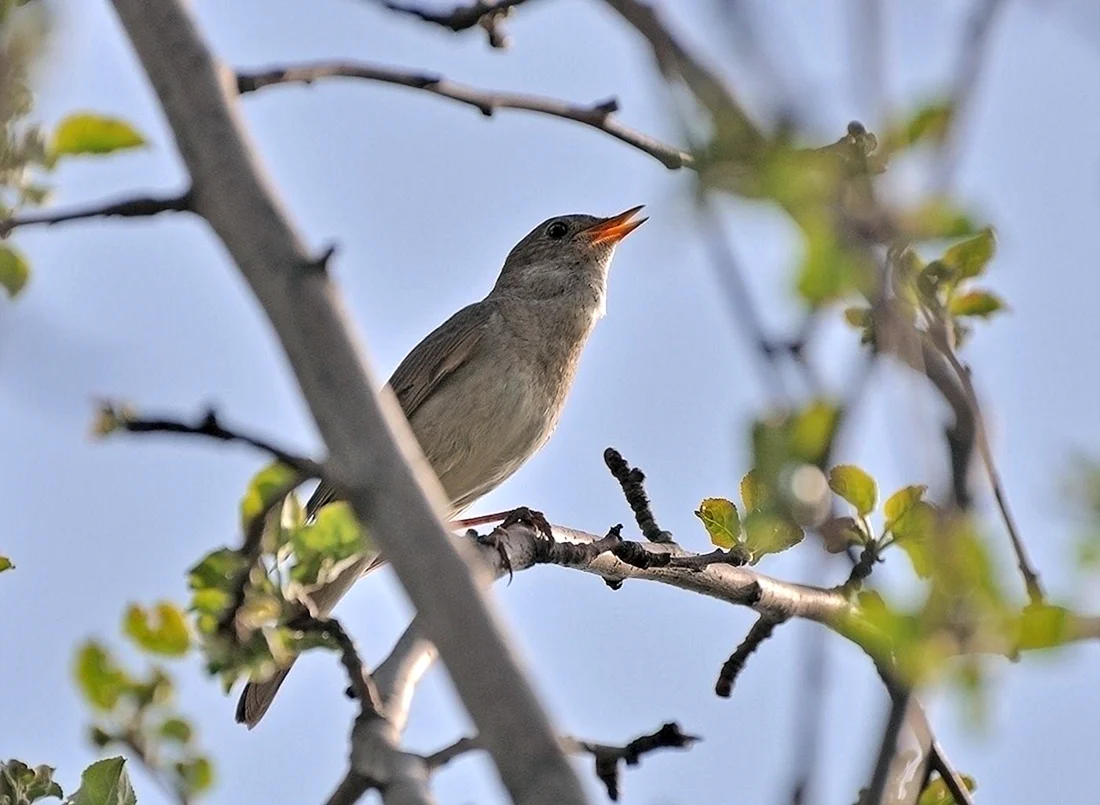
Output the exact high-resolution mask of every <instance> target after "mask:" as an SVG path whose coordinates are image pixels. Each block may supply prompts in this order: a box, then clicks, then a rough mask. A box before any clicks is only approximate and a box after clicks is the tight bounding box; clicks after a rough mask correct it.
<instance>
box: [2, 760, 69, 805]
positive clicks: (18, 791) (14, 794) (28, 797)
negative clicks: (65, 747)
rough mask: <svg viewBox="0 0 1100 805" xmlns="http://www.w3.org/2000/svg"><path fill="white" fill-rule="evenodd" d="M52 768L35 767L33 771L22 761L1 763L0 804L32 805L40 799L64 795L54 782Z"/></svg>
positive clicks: (59, 797)
mask: <svg viewBox="0 0 1100 805" xmlns="http://www.w3.org/2000/svg"><path fill="white" fill-rule="evenodd" d="M53 773H54V768H53V767H52V766H35V767H34V768H33V769H32V768H31V767H30V766H28V765H27V764H26V763H24V762H22V761H21V760H9V761H7V762H3V763H0V803H3V805H9V804H10V805H31V803H33V802H37V801H38V800H40V799H47V798H49V797H56V798H57V799H61V797H63V796H64V794H63V793H62V791H61V786H59V785H58V784H57V783H55V782H54V780H53Z"/></svg>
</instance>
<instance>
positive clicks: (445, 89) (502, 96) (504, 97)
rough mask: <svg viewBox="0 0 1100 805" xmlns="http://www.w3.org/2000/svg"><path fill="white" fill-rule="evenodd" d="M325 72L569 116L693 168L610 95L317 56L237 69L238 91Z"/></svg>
mask: <svg viewBox="0 0 1100 805" xmlns="http://www.w3.org/2000/svg"><path fill="white" fill-rule="evenodd" d="M325 78H357V79H362V80H365V81H377V82H381V83H383V84H393V85H396V86H400V87H408V88H409V89H417V90H423V91H424V92H429V93H431V94H432V95H438V96H439V97H441V98H449V99H451V100H453V101H457V102H458V103H462V104H465V105H467V106H472V107H473V108H474V109H477V110H478V111H479V112H481V114H483V115H485V116H486V117H491V116H492V115H493V113H494V112H496V111H497V110H498V109H514V110H520V111H525V112H535V113H537V114H541V115H549V116H550V117H557V118H561V119H564V120H572V121H574V122H576V123H581V124H583V125H585V126H590V127H591V128H594V129H597V130H598V131H602V132H604V133H605V134H609V135H611V136H612V137H614V138H615V139H617V140H619V141H621V142H624V143H626V144H627V145H629V146H631V147H633V148H636V149H638V150H639V151H642V152H643V153H646V154H648V155H649V156H651V157H653V158H654V159H656V160H657V161H658V162H660V163H661V164H662V165H664V166H665V167H666V168H668V169H669V170H677V169H679V168H693V167H694V166H695V160H694V158H693V157H692V156H691V154H688V153H687V152H685V151H682V150H681V149H679V148H676V147H675V146H672V145H668V144H666V143H663V142H661V141H660V140H657V139H655V138H653V137H650V136H649V135H648V134H643V133H642V132H640V131H636V130H634V129H632V128H630V127H628V126H624V125H623V124H622V123H620V122H619V121H618V120H617V119H615V117H614V115H615V113H616V112H618V111H619V102H618V101H617V100H616V99H614V98H610V99H608V100H606V101H601V102H599V103H594V104H592V105H591V106H581V105H578V104H573V103H568V102H567V101H560V100H558V99H556V98H546V97H541V96H538V95H523V94H518V93H513V92H493V91H488V90H481V89H476V88H474V87H470V86H467V85H465V84H458V83H455V82H453V81H448V80H446V79H445V78H443V77H441V76H436V75H428V74H425V73H415V72H408V71H404V70H396V69H393V68H390V67H380V66H377V65H371V64H364V63H360V62H317V63H313V64H301V65H292V66H287V67H273V68H270V69H268V70H262V71H258V72H242V73H239V74H238V75H237V91H238V92H240V93H241V94H242V95H243V94H245V93H249V92H256V91H258V90H261V89H264V88H266V87H271V86H275V85H278V84H288V83H300V84H311V83H313V82H314V81H319V80H321V79H325Z"/></svg>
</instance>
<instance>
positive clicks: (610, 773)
mask: <svg viewBox="0 0 1100 805" xmlns="http://www.w3.org/2000/svg"><path fill="white" fill-rule="evenodd" d="M700 740H702V739H701V738H699V737H698V736H695V735H686V734H685V733H684V732H683V731H681V729H680V725H679V724H676V723H674V722H670V723H668V724H664V725H663V726H662V727H661V728H660V729H659V730H657V731H656V732H654V733H652V734H650V735H643V736H641V737H639V738H635V739H634V740H633V741H631V742H630V743H628V744H627V745H626V746H607V745H605V744H597V743H591V742H589V741H577V740H576V739H570V738H563V739H562V742H563V743H564V744H565V745H566V747H567V748H569V749H571V751H578V750H582V751H585V752H589V753H591V755H592V757H593V758H594V759H595V761H596V776H597V777H599V778H600V781H601V782H602V783H603V784H604V786H605V787H606V788H607V796H608V798H609V799H610V800H611V801H612V802H618V801H619V764H620V763H624V764H625V765H627V766H637V765H638V763H640V762H641V759H642V756H644V755H646V754H648V753H650V752H653V751H655V750H657V749H667V748H672V749H689V748H690V747H691V746H692V745H693V744H695V743H696V742H698V741H700Z"/></svg>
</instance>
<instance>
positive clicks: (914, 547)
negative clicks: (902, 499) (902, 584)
mask: <svg viewBox="0 0 1100 805" xmlns="http://www.w3.org/2000/svg"><path fill="white" fill-rule="evenodd" d="M907 488H908V487H907ZM935 526H936V509H935V507H934V506H932V505H931V504H929V503H926V502H924V501H923V500H918V501H916V502H915V503H913V504H912V505H911V506H910V507H909V508H908V509H906V510H905V511H904V512H903V513H902V514H900V515H899V516H898V517H896V518H894V519H893V520H891V521H890V522H889V523H888V524H887V528H888V529H889V531H890V532H891V533H892V534H893V535H894V539H895V540H897V544H898V545H899V546H900V547H901V549H902V550H903V551H905V553H906V554H908V555H909V561H910V562H912V564H913V570H914V571H916V574H917V575H918V576H920V577H921V578H922V579H926V578H928V577H929V575H931V573H932V556H931V553H930V547H929V545H930V539H931V536H932V529H933V528H935Z"/></svg>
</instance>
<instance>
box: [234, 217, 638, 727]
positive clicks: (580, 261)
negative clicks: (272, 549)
mask: <svg viewBox="0 0 1100 805" xmlns="http://www.w3.org/2000/svg"><path fill="white" fill-rule="evenodd" d="M640 209H641V207H635V208H633V209H630V210H627V211H626V212H624V213H622V214H620V215H617V216H613V217H611V218H597V217H595V216H591V215H566V216H560V217H557V218H550V219H548V220H546V221H544V222H542V223H541V224H539V225H538V226H537V227H535V228H534V229H533V230H531V232H530V233H528V234H527V236H526V237H524V238H523V240H521V241H520V242H519V243H518V244H517V245H516V246H515V248H513V249H512V251H511V253H509V255H508V258H507V259H506V260H505V262H504V267H503V268H502V269H501V272H500V276H499V277H498V278H497V281H496V284H495V285H494V286H493V288H492V290H491V291H490V292H489V294H488V296H486V297H485V298H484V299H482V300H481V301H480V302H475V303H474V304H472V305H468V306H466V307H464V308H462V310H460V311H458V312H457V313H456V314H454V315H453V316H451V318H449V319H448V320H447V321H445V322H444V323H443V324H441V325H440V326H439V327H437V328H436V329H435V331H433V332H432V333H431V334H430V335H428V336H427V337H426V338H425V339H424V340H423V341H421V342H420V343H419V344H417V346H416V347H415V348H414V349H413V350H412V352H410V353H409V354H408V356H407V357H406V358H405V360H403V361H402V362H401V365H400V366H398V367H397V370H396V371H395V372H394V374H393V377H392V378H390V383H389V385H390V387H391V388H392V389H393V391H394V393H395V395H396V397H397V400H398V402H399V403H400V405H401V408H402V410H403V411H404V413H405V416H406V418H407V419H408V420H409V424H410V425H411V426H412V430H413V433H414V434H415V435H416V438H417V441H418V442H419V443H420V447H421V449H422V450H423V452H424V455H425V457H426V458H427V460H428V463H429V464H430V465H431V466H432V469H433V470H434V471H435V473H436V475H437V476H438V478H439V481H440V483H441V484H442V486H443V489H444V491H445V493H446V495H447V499H448V500H449V501H450V502H451V509H450V511H449V513H448V515H449V517H452V518H453V517H456V516H457V515H458V514H460V513H461V512H462V511H464V510H465V509H466V508H467V507H468V506H470V505H471V504H472V503H473V502H474V501H476V500H477V499H478V498H480V497H482V496H483V495H485V494H487V493H488V492H490V491H492V490H493V489H495V488H496V487H497V486H499V485H500V484H501V483H502V482H503V481H505V480H506V479H507V478H508V477H509V476H511V475H512V474H513V473H514V472H515V471H516V470H518V469H519V468H520V466H522V465H523V463H524V462H526V461H527V459H529V458H530V457H531V456H532V455H533V454H534V453H535V452H536V451H537V450H538V449H539V448H540V447H542V446H543V445H544V444H545V443H546V441H547V440H548V439H549V438H550V435H551V434H552V433H553V431H554V428H555V427H557V424H558V420H559V418H560V416H561V412H562V409H563V407H564V405H565V399H566V397H567V396H568V394H569V390H570V388H571V386H572V383H573V378H574V376H575V375H576V371H577V362H578V360H579V359H580V354H581V351H582V350H583V348H584V345H585V342H586V341H587V340H588V336H589V334H591V332H592V328H593V327H594V326H595V324H596V321H598V320H599V318H600V317H602V316H603V313H604V309H605V297H606V293H607V272H608V268H609V267H610V264H611V257H612V254H613V252H614V249H615V244H616V243H618V241H619V240H621V239H622V238H623V237H625V236H626V235H627V234H629V233H630V232H631V231H633V229H635V228H636V227H638V226H640V225H641V224H642V222H644V221H645V219H644V218H643V219H640V220H633V221H632V220H630V219H631V218H632V217H633V216H634V215H635V214H636V213H637V212H638V210H640ZM334 499H335V491H334V490H333V489H332V488H331V487H330V486H328V485H327V484H324V483H322V484H321V485H320V486H318V488H317V490H316V491H315V492H314V493H313V496H312V497H311V498H310V500H309V502H308V504H307V506H306V511H307V515H308V516H310V517H312V516H313V515H314V514H316V512H317V510H318V509H320V508H321V507H322V506H323V505H325V504H326V503H329V502H330V501H332V500H334ZM379 564H381V560H380V558H379V557H378V556H377V555H370V556H364V557H362V558H361V559H360V560H359V561H358V562H356V563H354V564H353V565H351V566H350V567H348V568H347V569H345V570H344V571H343V572H342V573H341V574H340V575H339V576H338V577H337V578H335V579H333V580H332V581H331V582H329V583H328V584H327V585H326V586H325V587H324V588H322V589H321V590H318V591H317V592H316V593H315V594H314V597H313V603H314V604H315V605H316V607H317V609H318V610H319V612H320V613H321V614H328V613H329V612H331V610H332V608H333V607H334V606H335V605H336V603H337V601H339V600H340V598H342V597H343V596H344V594H345V593H347V591H348V590H349V589H350V588H351V586H352V584H354V583H355V581H356V580H358V578H359V577H360V576H361V575H362V574H363V573H366V572H369V571H370V570H372V569H373V568H375V567H377V566H378V565H379ZM289 670H290V669H289V667H288V668H285V669H283V670H281V671H279V672H278V673H277V674H276V675H275V676H274V677H273V678H272V679H270V680H268V681H266V682H261V683H249V684H248V685H247V686H246V687H245V689H244V691H243V692H242V694H241V698H240V701H239V703H238V705H237V721H239V722H243V723H245V724H247V725H248V726H249V728H252V727H254V726H255V725H256V724H257V723H259V720H260V718H261V717H262V716H263V714H264V713H265V712H267V709H268V707H269V706H270V705H271V701H272V699H273V698H274V696H275V693H276V692H277V691H278V689H279V685H280V684H282V681H283V679H284V678H285V677H286V674H287V673H288V672H289Z"/></svg>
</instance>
